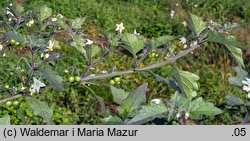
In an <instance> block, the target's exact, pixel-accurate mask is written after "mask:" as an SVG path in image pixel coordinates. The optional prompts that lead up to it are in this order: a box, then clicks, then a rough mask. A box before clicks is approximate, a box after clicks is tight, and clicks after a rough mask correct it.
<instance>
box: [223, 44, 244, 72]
mask: <svg viewBox="0 0 250 141" xmlns="http://www.w3.org/2000/svg"><path fill="white" fill-rule="evenodd" d="M226 48H227V49H228V50H229V52H230V53H231V55H232V57H233V58H234V59H235V60H236V62H237V63H238V65H240V66H242V67H245V65H244V61H243V58H242V50H241V49H240V48H236V47H233V46H227V45H226Z"/></svg>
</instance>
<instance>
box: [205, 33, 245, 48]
mask: <svg viewBox="0 0 250 141" xmlns="http://www.w3.org/2000/svg"><path fill="white" fill-rule="evenodd" d="M208 41H209V42H214V43H219V44H223V45H226V46H234V47H237V48H245V46H244V45H242V44H241V43H239V42H238V41H236V39H235V38H232V37H230V36H225V35H223V34H220V33H217V32H213V31H210V33H209V36H208Z"/></svg>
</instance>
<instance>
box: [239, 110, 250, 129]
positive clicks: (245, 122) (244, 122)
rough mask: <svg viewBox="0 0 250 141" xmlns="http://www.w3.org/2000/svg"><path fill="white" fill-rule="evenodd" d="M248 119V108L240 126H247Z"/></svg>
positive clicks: (249, 114) (249, 112)
mask: <svg viewBox="0 0 250 141" xmlns="http://www.w3.org/2000/svg"><path fill="white" fill-rule="evenodd" d="M249 117H250V109H249V108H248V109H247V113H246V115H245V117H244V119H243V121H242V122H241V125H245V124H247V123H248V121H249Z"/></svg>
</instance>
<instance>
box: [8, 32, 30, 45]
mask: <svg viewBox="0 0 250 141" xmlns="http://www.w3.org/2000/svg"><path fill="white" fill-rule="evenodd" d="M4 35H5V36H6V37H8V38H10V39H12V40H15V41H16V42H19V43H21V44H22V43H25V42H26V38H25V36H24V35H22V34H20V33H18V32H16V31H10V32H6V33H5V34H4Z"/></svg>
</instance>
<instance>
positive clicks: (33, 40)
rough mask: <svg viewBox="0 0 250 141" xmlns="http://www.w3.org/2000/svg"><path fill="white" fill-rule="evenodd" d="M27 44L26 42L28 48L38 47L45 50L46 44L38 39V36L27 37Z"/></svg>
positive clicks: (41, 39)
mask: <svg viewBox="0 0 250 141" xmlns="http://www.w3.org/2000/svg"><path fill="white" fill-rule="evenodd" d="M27 40H28V41H27V42H28V46H30V47H39V48H46V46H47V42H46V41H45V40H44V39H43V38H41V37H39V36H34V35H33V36H29V37H27Z"/></svg>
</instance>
